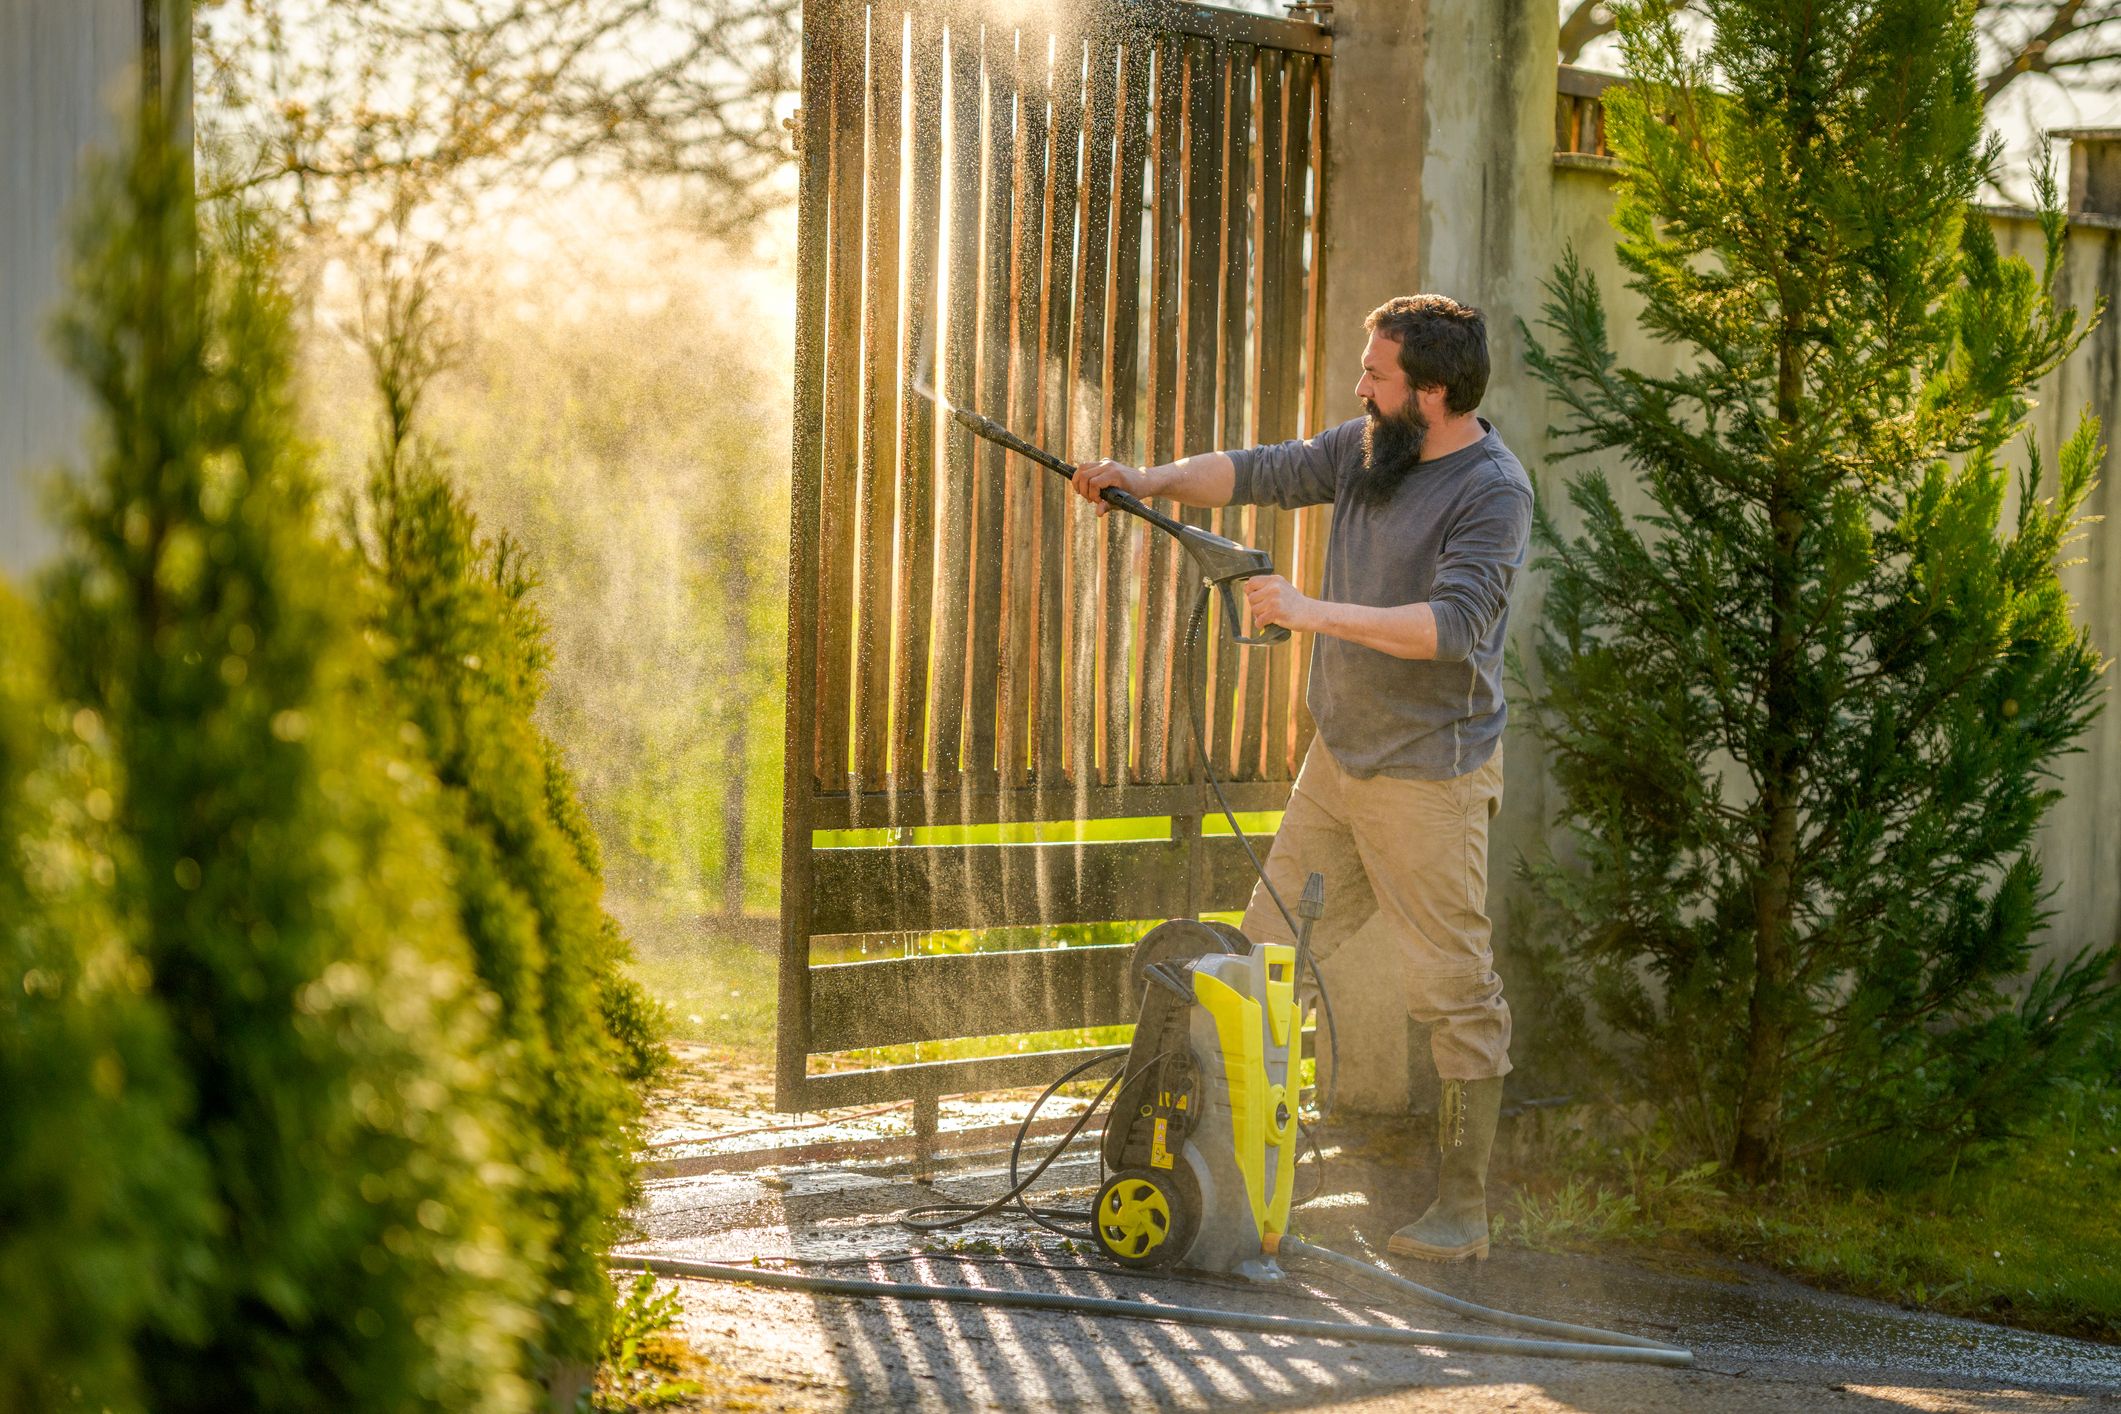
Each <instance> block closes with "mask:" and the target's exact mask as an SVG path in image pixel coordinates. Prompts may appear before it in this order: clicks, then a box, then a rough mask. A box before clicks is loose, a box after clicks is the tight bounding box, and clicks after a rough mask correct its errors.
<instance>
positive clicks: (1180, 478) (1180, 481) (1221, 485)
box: [1075, 452, 1237, 515]
mask: <svg viewBox="0 0 2121 1414" xmlns="http://www.w3.org/2000/svg"><path fill="white" fill-rule="evenodd" d="M1236 484H1237V468H1236V464H1235V463H1233V462H1232V461H1231V460H1230V457H1229V454H1228V453H1225V452H1196V453H1194V454H1193V455H1192V456H1190V457H1180V458H1179V459H1178V460H1177V461H1175V462H1165V463H1164V464H1163V465H1162V466H1146V467H1132V466H1128V465H1127V464H1126V463H1125V462H1115V461H1099V462H1085V463H1083V464H1082V465H1081V466H1079V467H1077V468H1076V469H1075V493H1076V494H1077V495H1078V496H1081V497H1082V498H1083V499H1084V500H1086V501H1091V502H1094V503H1095V504H1096V506H1097V513H1098V514H1099V515H1103V514H1104V513H1105V512H1106V511H1108V510H1110V509H1111V507H1110V506H1107V505H1106V504H1105V502H1104V498H1103V494H1102V493H1103V491H1104V489H1105V488H1106V487H1107V486H1116V487H1118V488H1119V489H1120V490H1122V491H1126V492H1129V493H1130V494H1132V495H1134V496H1136V497H1138V498H1139V499H1141V500H1144V501H1147V500H1151V499H1154V498H1159V497H1160V498H1162V499H1164V500H1167V501H1176V502H1178V503H1179V504H1180V505H1182V506H1227V505H1229V504H1230V493H1231V491H1232V490H1233V489H1234V488H1235V487H1236Z"/></svg>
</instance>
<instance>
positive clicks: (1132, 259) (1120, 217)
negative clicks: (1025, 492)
mask: <svg viewBox="0 0 2121 1414" xmlns="http://www.w3.org/2000/svg"><path fill="white" fill-rule="evenodd" d="M1115 101H1116V103H1117V104H1118V111H1117V112H1116V113H1115V115H1114V118H1115V126H1116V127H1117V129H1118V144H1119V154H1118V161H1117V164H1116V169H1115V172H1114V176H1113V189H1114V193H1115V196H1114V201H1113V209H1114V212H1115V215H1114V218H1113V224H1112V236H1113V249H1112V318H1111V329H1112V335H1111V337H1112V354H1111V358H1110V359H1109V361H1108V363H1107V391H1106V399H1105V440H1104V449H1103V450H1104V454H1105V455H1106V456H1109V457H1115V458H1117V459H1118V460H1120V461H1126V462H1137V463H1139V462H1146V461H1147V460H1148V458H1146V457H1144V456H1143V455H1142V452H1141V449H1140V447H1139V445H1138V443H1137V438H1138V435H1139V431H1140V428H1139V423H1138V420H1137V418H1136V415H1135V402H1136V399H1137V396H1138V391H1139V384H1138V381H1137V380H1138V378H1139V371H1140V368H1141V271H1142V258H1141V256H1142V253H1141V229H1142V184H1143V182H1144V181H1145V180H1147V177H1148V171H1147V158H1148V140H1149V50H1148V46H1147V45H1146V44H1144V43H1143V42H1142V41H1140V40H1138V39H1129V40H1128V42H1127V43H1126V45H1125V47H1124V48H1123V49H1122V51H1121V55H1120V82H1119V93H1118V96H1117V98H1116V100H1115ZM1141 543H1142V542H1141V536H1140V534H1139V533H1137V527H1136V523H1135V521H1134V518H1133V517H1132V516H1114V515H1108V516H1106V517H1105V651H1104V663H1105V754H1104V770H1103V774H1102V779H1103V781H1104V783H1105V784H1106V785H1117V784H1119V783H1120V782H1122V781H1125V780H1127V779H1129V770H1128V767H1129V764H1130V761H1131V758H1132V755H1133V751H1132V741H1133V726H1132V720H1133V712H1132V709H1131V704H1132V700H1133V692H1134V691H1135V689H1136V685H1137V684H1138V682H1139V679H1138V678H1137V677H1136V676H1135V674H1134V672H1133V665H1134V657H1133V645H1134V642H1135V637H1134V634H1133V633H1132V632H1131V630H1132V628H1133V620H1134V606H1135V602H1136V596H1135V594H1134V593H1133V592H1132V591H1133V590H1134V587H1135V584H1136V580H1137V578H1138V576H1137V574H1136V572H1135V559H1136V550H1137V547H1139V546H1140V544H1141Z"/></svg>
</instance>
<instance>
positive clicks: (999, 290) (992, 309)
mask: <svg viewBox="0 0 2121 1414" xmlns="http://www.w3.org/2000/svg"><path fill="white" fill-rule="evenodd" d="M984 38H985V42H984V47H983V50H982V67H983V68H984V70H985V73H986V83H987V129H986V137H985V144H986V150H987V187H986V196H985V200H984V201H983V202H982V203H981V210H982V227H981V241H982V243H983V244H984V246H985V248H986V262H985V270H984V272H983V273H982V276H981V280H980V333H979V342H980V350H979V358H980V366H979V405H978V406H979V410H980V411H982V412H986V413H990V414H991V413H993V412H995V411H996V410H997V409H1000V408H1003V407H1006V406H1007V405H1008V398H1009V310H1010V307H1011V304H1012V300H1011V294H1012V285H1011V281H1010V254H1011V244H1010V242H1011V235H1012V219H1011V218H1012V214H1013V212H1014V210H1015V200H1016V198H1015V192H1016V116H1015V113H1016V110H1015V103H1016V55H1015V49H1014V37H1013V33H1012V31H1011V30H1010V29H1009V27H1008V26H1006V25H999V24H990V25H988V26H987V27H986V30H985V37H984ZM1010 460H1011V458H1010V457H1009V455H1008V453H1006V452H1005V451H1003V450H1002V449H1001V448H1000V447H998V446H996V445H995V444H994V443H992V442H981V443H980V444H979V447H978V458H977V464H976V465H975V467H974V471H973V499H974V504H975V507H976V509H975V510H974V512H973V521H974V525H975V527H976V531H975V534H974V536H973V540H972V555H973V578H972V648H971V657H970V660H969V661H970V663H971V667H970V669H969V671H970V673H971V683H970V688H971V691H970V693H969V696H970V698H971V704H970V707H969V709H968V717H967V721H966V724H965V738H966V749H965V769H966V771H967V773H969V774H970V775H972V776H973V777H974V779H975V780H976V781H978V782H981V783H986V782H991V781H994V780H996V779H997V775H996V773H997V771H998V770H999V768H1000V765H1001V758H1000V744H1001V741H1002V740H1003V739H1004V738H1003V736H1002V734H1001V728H1000V722H999V719H998V718H997V716H996V711H997V702H996V699H997V697H998V695H999V694H998V687H999V684H1000V682H1001V674H1002V638H1001V622H1002V561H1003V558H1004V555H1005V552H1006V549H1007V545H1006V539H1007V529H1006V527H1007V519H1006V515H1005V512H1006V509H1007V505H1008V489H1009V482H1008V472H1009V462H1010Z"/></svg>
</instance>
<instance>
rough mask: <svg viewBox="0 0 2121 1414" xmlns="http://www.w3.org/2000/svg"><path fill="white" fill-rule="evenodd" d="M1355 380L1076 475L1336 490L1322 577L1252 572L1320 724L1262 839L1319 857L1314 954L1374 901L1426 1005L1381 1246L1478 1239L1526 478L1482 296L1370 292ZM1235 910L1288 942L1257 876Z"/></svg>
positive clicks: (1504, 1048)
mask: <svg viewBox="0 0 2121 1414" xmlns="http://www.w3.org/2000/svg"><path fill="white" fill-rule="evenodd" d="M1364 327H1365V328H1366V329H1367V330H1368V331H1369V341H1368V344H1367V346H1366V347H1365V348H1364V350H1363V358H1362V378H1361V380H1360V381H1359V382H1357V383H1356V385H1355V394H1356V396H1357V397H1358V398H1360V399H1361V400H1362V404H1363V407H1364V410H1365V412H1366V413H1367V416H1364V417H1359V418H1354V419H1351V420H1350V421H1347V422H1344V423H1341V424H1340V425H1339V426H1337V427H1330V428H1327V429H1326V430H1325V431H1323V432H1321V433H1319V434H1318V435H1317V436H1316V437H1313V438H1310V439H1309V440H1307V441H1305V440H1299V441H1293V442H1282V443H1279V444H1277V445H1274V446H1267V447H1255V448H1251V449H1249V450H1240V451H1227V452H1203V453H1200V454H1198V455H1196V456H1190V457H1185V458H1182V459H1180V460H1178V461H1175V462H1171V463H1168V464H1166V465H1163V466H1153V467H1147V468H1135V467H1130V466H1126V465H1124V464H1122V463H1119V462H1112V461H1102V462H1094V463H1091V464H1089V465H1086V466H1084V467H1082V468H1080V469H1079V470H1078V471H1077V472H1076V474H1075V489H1076V490H1077V492H1079V493H1080V494H1081V495H1083V496H1084V497H1085V498H1087V499H1089V500H1091V501H1093V502H1096V503H1097V505H1098V509H1099V510H1100V512H1102V511H1103V510H1104V509H1105V507H1104V503H1103V502H1102V501H1101V500H1099V495H1100V493H1101V492H1102V491H1103V489H1104V488H1105V487H1108V486H1117V487H1120V488H1121V489H1123V490H1126V491H1130V492H1132V493H1133V494H1134V495H1136V496H1139V497H1142V498H1144V499H1146V498H1149V497H1152V496H1161V497H1164V498H1166V499H1169V500H1173V501H1178V502H1181V503H1183V504H1185V505H1189V506H1223V505H1228V504H1230V503H1231V502H1233V501H1234V502H1250V503H1258V504H1272V505H1277V506H1283V507H1289V508H1293V507H1297V506H1309V505H1322V504H1325V503H1328V502H1330V503H1331V504H1332V506H1333V524H1332V536H1331V539H1330V540H1329V542H1328V544H1327V549H1326V564H1325V582H1324V591H1323V594H1322V596H1321V597H1319V598H1316V599H1314V598H1311V597H1310V596H1308V595H1305V594H1302V593H1300V592H1298V590H1297V589H1296V587H1295V586H1294V585H1293V584H1291V583H1290V582H1289V581H1288V580H1287V579H1285V578H1283V577H1281V576H1280V575H1261V576H1259V577H1258V578H1255V579H1251V580H1247V581H1246V582H1245V602H1246V605H1247V607H1248V610H1249V612H1250V616H1251V618H1252V620H1253V622H1254V623H1255V624H1283V625H1285V626H1287V627H1288V628H1289V629H1291V630H1292V631H1295V632H1300V633H1309V634H1311V635H1312V636H1313V638H1312V644H1311V680H1310V688H1309V692H1308V695H1307V697H1306V701H1307V702H1308V704H1309V706H1310V709H1311V716H1312V718H1313V720H1314V721H1316V722H1317V724H1318V734H1317V737H1316V738H1315V739H1314V740H1313V742H1312V743H1311V749H1310V751H1309V753H1308V754H1307V755H1306V756H1305V757H1304V763H1303V769H1302V770H1301V771H1300V772H1299V773H1298V775H1297V778H1296V787H1295V790H1294V792H1293V794H1292V795H1291V796H1290V798H1289V805H1288V810H1287V812H1286V813H1285V814H1284V815H1283V817H1282V823H1281V829H1280V831H1279V832H1278V833H1277V834H1276V835H1275V837H1274V848H1273V851H1272V852H1271V853H1270V854H1269V855H1268V857H1267V876H1268V878H1270V879H1271V880H1273V882H1274V886H1275V888H1276V889H1277V890H1279V892H1280V893H1281V895H1282V897H1283V898H1285V899H1293V898H1295V897H1296V895H1297V893H1298V892H1300V891H1301V889H1302V886H1303V880H1304V878H1305V876H1306V875H1308V874H1310V873H1312V872H1313V871H1316V872H1319V873H1322V874H1324V875H1325V880H1326V917H1325V918H1324V919H1323V920H1321V921H1320V923H1319V924H1318V925H1317V926H1316V928H1315V929H1314V931H1313V934H1312V942H1311V945H1312V949H1313V951H1314V953H1315V955H1316V956H1318V957H1320V958H1329V957H1330V956H1331V955H1332V953H1333V951H1334V950H1335V949H1336V948H1337V947H1338V946H1339V945H1340V944H1341V943H1342V942H1343V941H1345V940H1346V939H1347V937H1348V936H1349V935H1350V934H1352V933H1354V932H1355V931H1356V930H1357V929H1358V928H1360V927H1362V926H1363V925H1364V924H1365V923H1367V922H1368V921H1369V920H1370V918H1371V917H1372V916H1373V915H1376V914H1381V915H1382V916H1383V919H1384V921H1385V923H1386V924H1387V925H1388V926H1389V928H1390V930H1391V933H1392V935H1393V937H1394V939H1395V941H1396V943H1397V945H1398V949H1399V957H1400V959H1401V967H1400V974H1401V975H1400V978H1399V979H1398V980H1399V981H1401V982H1402V983H1403V984H1404V987H1405V992H1406V1004H1407V1009H1408V1012H1409V1013H1410V1014H1411V1015H1412V1016H1413V1017H1414V1018H1415V1019H1416V1020H1417V1021H1421V1022H1424V1023H1426V1024H1428V1025H1429V1026H1430V1028H1431V1029H1430V1048H1431V1052H1432V1054H1433V1055H1434V1057H1435V1060H1436V1070H1437V1073H1438V1075H1439V1076H1441V1077H1442V1080H1443V1095H1442V1104H1441V1106H1440V1112H1439V1115H1438V1143H1439V1145H1440V1148H1441V1151H1442V1159H1441V1166H1440V1178H1439V1181H1438V1186H1437V1196H1436V1201H1435V1202H1434V1203H1432V1204H1431V1205H1430V1206H1429V1208H1428V1210H1427V1211H1426V1212H1424V1213H1423V1214H1422V1215H1421V1216H1420V1217H1419V1218H1417V1219H1416V1220H1415V1221H1414V1222H1411V1223H1409V1224H1408V1225H1406V1226H1405V1227H1402V1228H1400V1229H1399V1231H1398V1232H1396V1233H1395V1234H1393V1236H1392V1240H1391V1243H1390V1250H1391V1251H1393V1252H1395V1253H1398V1254H1400V1255H1402V1256H1411V1257H1421V1258H1426V1259H1429V1260H1432V1261H1457V1260H1460V1259H1463V1258H1469V1257H1470V1258H1474V1259H1480V1258H1485V1257H1486V1256H1487V1254H1488V1215H1487V1169H1488V1151H1489V1147H1490V1145H1491V1144H1492V1142H1493V1140H1494V1137H1495V1124H1496V1120H1497V1118H1498V1116H1499V1113H1500V1111H1501V1107H1502V1083H1503V1076H1505V1075H1506V1074H1508V1073H1509V1069H1510V1056H1509V1048H1510V1008H1509V1004H1508V1003H1507V1002H1505V1001H1504V1000H1503V996H1502V982H1501V980H1500V979H1499V978H1498V977H1496V975H1495V970H1494V956H1493V953H1492V951H1491V949H1490V933H1491V928H1490V924H1489V920H1488V913H1487V883H1488V825H1489V822H1490V821H1492V820H1493V819H1494V818H1495V814H1496V812H1497V811H1498V810H1499V809H1500V808H1501V804H1502V730H1503V724H1504V721H1505V718H1506V709H1505V707H1504V703H1503V694H1502V653H1503V642H1504V639H1505V637H1506V635H1507V633H1508V626H1509V599H1510V586H1511V583H1512V582H1513V581H1514V580H1515V578H1516V576H1517V573H1518V571H1519V570H1521V569H1522V568H1523V567H1524V562H1525V550H1526V546H1527V542H1528V540H1529V538H1530V531H1531V523H1532V483H1531V481H1530V479H1529V478H1528V477H1527V476H1526V475H1525V471H1524V468H1523V467H1522V466H1521V465H1520V464H1519V463H1518V460H1517V458H1516V457H1514V456H1512V455H1511V454H1510V450H1509V448H1507V447H1505V446H1504V445H1503V443H1502V438H1501V437H1500V436H1499V435H1498V434H1497V433H1496V431H1495V428H1494V427H1493V425H1491V424H1490V423H1489V422H1488V421H1487V420H1486V419H1485V418H1482V417H1481V416H1480V415H1479V413H1478V411H1477V409H1478V407H1479V405H1480V399H1481V395H1482V394H1483V393H1484V392H1486V390H1487V386H1488V339H1487V326H1486V323H1485V322H1484V321H1483V320H1482V318H1481V315H1480V311H1479V310H1477V309H1471V308H1468V307H1467V306H1465V305H1461V304H1459V303H1458V302H1457V301H1455V300H1451V299H1448V298H1446V297H1444V296H1442V295H1434V294H1427V295H1408V296H1402V297H1400V298H1398V299H1394V300H1390V301H1388V302H1386V303H1385V304H1382V305H1380V306H1378V307H1377V308H1376V309H1375V310H1373V311H1371V313H1370V316H1369V318H1368V319H1366V320H1365V321H1364ZM1244 931H1245V934H1246V936H1248V937H1250V938H1253V939H1255V940H1264V941H1271V942H1284V943H1293V942H1294V941H1295V940H1294V939H1293V938H1291V937H1290V936H1289V932H1288V928H1287V925H1286V924H1285V923H1284V922H1283V920H1282V918H1281V915H1280V910H1278V909H1276V908H1275V907H1274V906H1273V905H1272V903H1271V901H1270V900H1269V899H1268V897H1267V893H1266V890H1265V888H1264V887H1260V888H1256V889H1254V891H1253V894H1252V903H1251V906H1250V907H1249V908H1248V909H1247V910H1246V911H1245V922H1244Z"/></svg>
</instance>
